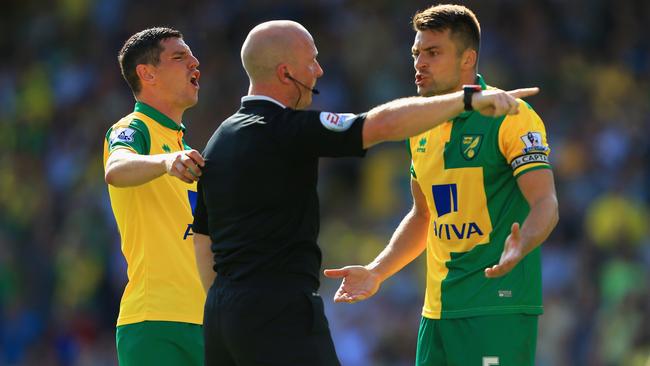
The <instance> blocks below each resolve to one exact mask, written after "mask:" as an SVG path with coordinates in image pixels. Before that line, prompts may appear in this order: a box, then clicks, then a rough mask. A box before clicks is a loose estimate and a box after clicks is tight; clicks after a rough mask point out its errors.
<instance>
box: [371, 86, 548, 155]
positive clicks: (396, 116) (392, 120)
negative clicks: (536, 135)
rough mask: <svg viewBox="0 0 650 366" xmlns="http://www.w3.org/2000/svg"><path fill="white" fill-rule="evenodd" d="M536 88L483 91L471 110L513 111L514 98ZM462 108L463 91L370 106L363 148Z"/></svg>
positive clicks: (408, 132)
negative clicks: (371, 107)
mask: <svg viewBox="0 0 650 366" xmlns="http://www.w3.org/2000/svg"><path fill="white" fill-rule="evenodd" d="M538 92H539V89H538V88H523V89H517V90H511V91H508V92H505V91H503V90H499V89H494V90H483V91H478V92H475V93H474V94H473V95H472V97H471V98H472V99H471V107H472V109H474V110H476V111H478V112H480V113H481V114H484V115H487V116H493V117H496V116H501V115H504V114H517V113H518V110H517V108H518V105H519V103H518V102H517V98H523V97H526V96H530V95H535V94H537V93H538ZM464 109H465V104H464V92H463V91H459V92H455V93H451V94H446V95H440V96H434V97H410V98H402V99H396V100H393V101H391V102H388V103H386V104H382V105H380V106H378V107H375V108H373V109H371V110H370V111H369V112H368V115H367V117H366V121H365V123H364V126H363V147H364V148H366V149H367V148H369V147H371V146H373V145H375V144H378V143H380V142H382V141H399V140H404V139H406V138H408V137H411V136H415V135H417V134H419V133H422V132H424V131H427V130H429V129H431V128H433V127H435V126H437V125H439V124H441V123H443V122H445V121H447V120H449V119H451V118H454V117H456V116H457V115H459V114H460V113H461V112H463V110H464Z"/></svg>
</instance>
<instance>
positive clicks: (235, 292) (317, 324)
mask: <svg viewBox="0 0 650 366" xmlns="http://www.w3.org/2000/svg"><path fill="white" fill-rule="evenodd" d="M317 54H318V52H317V50H316V46H315V45H314V40H313V38H312V37H311V35H310V34H309V32H308V31H307V30H306V29H305V28H304V27H303V26H301V25H300V24H298V23H295V22H292V21H271V22H266V23H262V24H260V25H258V26H256V27H255V28H253V30H251V32H250V33H249V34H248V37H247V38H246V40H245V41H244V44H243V46H242V50H241V57H242V62H243V65H244V68H245V69H246V73H247V74H248V76H249V79H250V88H249V91H248V95H247V96H245V97H243V98H242V105H241V108H240V109H239V110H238V111H237V112H236V113H235V114H234V115H232V116H231V117H229V118H228V119H226V120H225V121H224V122H223V123H222V124H221V125H220V127H219V128H218V129H217V131H216V132H215V133H214V135H213V136H212V137H211V138H210V141H209V142H208V144H207V146H206V148H205V151H204V154H203V156H204V157H205V159H206V164H205V168H204V169H203V176H202V177H201V179H200V181H199V184H198V196H199V197H198V200H197V207H196V211H195V218H194V225H193V228H194V233H195V236H194V244H195V251H196V256H197V263H198V267H199V272H200V274H201V280H202V283H203V286H204V287H205V288H206V290H209V292H208V297H207V300H206V306H205V312H204V314H205V315H204V336H205V354H206V359H205V361H206V365H220V366H228V365H238V366H248V365H278V366H280V365H281V366H291V365H302V366H307V365H309V366H319V365H328V366H329V365H339V361H338V358H337V356H336V351H335V350H334V345H333V342H332V338H331V335H330V331H329V327H328V324H327V319H326V318H325V314H324V311H323V301H322V299H321V298H320V296H319V295H318V292H317V291H318V287H319V270H320V265H321V252H320V249H319V247H318V245H317V236H318V229H319V212H318V211H319V210H318V195H317V192H316V184H317V178H318V158H319V157H321V156H329V157H338V156H363V155H364V154H365V151H366V149H367V148H368V147H370V146H372V145H374V144H376V143H379V142H381V141H386V140H402V139H405V138H406V137H409V136H412V135H415V134H417V133H421V132H423V131H426V130H428V129H430V128H432V127H433V126H435V125H438V124H439V123H441V122H443V121H445V120H447V119H449V118H452V117H454V116H456V115H458V114H459V113H461V112H462V111H463V108H470V109H471V108H472V107H474V108H475V109H477V110H479V111H480V112H482V113H490V114H505V113H509V114H512V113H516V112H517V102H516V100H515V98H516V97H520V96H525V95H529V94H534V93H536V89H532V90H530V89H529V90H523V91H517V92H512V93H510V94H509V93H506V92H503V91H500V90H493V91H482V92H475V94H473V95H472V94H471V93H470V94H468V95H467V96H464V94H463V93H462V92H460V93H456V94H452V95H447V96H441V97H432V98H422V97H413V98H406V99H400V100H396V101H393V102H390V103H387V104H385V105H383V106H380V107H376V108H374V109H372V110H371V111H369V112H367V113H362V114H358V115H352V114H337V113H329V112H319V111H305V110H304V109H305V108H306V107H308V106H309V105H310V104H311V98H312V94H315V93H317V90H316V89H314V86H315V84H316V80H317V79H318V78H319V77H321V76H322V75H323V70H322V68H321V67H320V65H319V64H318V61H316V57H317ZM464 99H465V100H466V101H467V103H464ZM217 274H218V276H217ZM215 277H216V280H215Z"/></svg>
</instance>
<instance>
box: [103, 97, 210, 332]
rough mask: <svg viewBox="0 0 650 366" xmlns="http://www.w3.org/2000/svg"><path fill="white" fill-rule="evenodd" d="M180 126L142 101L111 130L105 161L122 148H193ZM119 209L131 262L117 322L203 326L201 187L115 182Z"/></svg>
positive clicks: (164, 179) (147, 151)
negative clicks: (197, 214)
mask: <svg viewBox="0 0 650 366" xmlns="http://www.w3.org/2000/svg"><path fill="white" fill-rule="evenodd" d="M184 130H185V127H184V126H183V125H182V124H181V125H180V126H179V125H178V124H176V123H175V122H174V121H172V120H171V119H170V118H168V117H167V116H165V115H163V114H162V113H160V112H159V111H157V110H156V109H154V108H152V107H151V106H149V105H147V104H144V103H142V102H138V103H136V105H135V110H134V111H133V113H131V114H129V115H127V116H126V117H124V118H122V119H121V120H120V121H118V122H117V123H116V124H114V125H113V126H112V127H111V128H110V129H109V130H108V132H107V134H106V139H105V143H104V164H106V160H107V159H108V157H109V155H110V154H111V153H112V152H113V151H115V150H117V149H129V150H131V151H133V152H134V153H137V154H143V155H154V154H164V153H171V152H176V151H182V150H186V149H189V146H187V144H185V142H184V140H183V132H184ZM108 191H109V194H110V199H111V206H112V207H113V213H114V215H115V220H116V221H117V226H118V229H119V231H120V237H121V240H122V252H123V253H124V257H125V258H126V261H127V264H128V269H127V273H128V279H129V282H128V284H127V285H126V289H125V290H124V294H123V296H122V301H121V304H120V314H119V317H118V319H117V325H118V326H122V325H127V324H133V323H139V322H143V321H172V322H183V323H192V324H202V323H203V305H204V302H205V291H204V290H203V287H202V285H201V282H200V279H199V274H198V270H197V267H196V260H195V258H194V246H193V242H192V236H191V235H192V228H191V224H192V221H193V218H192V211H193V209H194V207H195V204H196V183H193V184H188V183H184V182H182V181H181V180H179V179H177V178H176V177H172V176H170V175H167V174H165V175H162V176H160V177H158V178H156V179H153V180H152V181H150V182H147V183H145V184H141V185H139V186H134V187H126V188H118V187H114V186H111V185H109V187H108Z"/></svg>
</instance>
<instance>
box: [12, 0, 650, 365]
mask: <svg viewBox="0 0 650 366" xmlns="http://www.w3.org/2000/svg"><path fill="white" fill-rule="evenodd" d="M463 3H465V4H467V5H469V6H470V7H471V8H472V9H473V10H474V11H475V12H476V13H477V15H478V17H479V20H480V21H481V25H482V29H483V43H482V50H481V61H480V72H481V73H482V74H483V75H484V76H485V77H486V80H487V81H488V83H491V84H493V85H496V86H499V87H502V88H514V87H520V86H532V85H537V86H540V87H541V88H542V92H541V94H540V95H539V96H536V97H533V98H530V103H531V104H532V105H533V106H534V107H535V108H536V110H537V111H538V112H539V114H540V115H541V116H542V118H543V119H544V121H545V122H546V126H547V129H548V132H549V141H550V143H551V146H552V148H553V152H552V162H553V164H554V167H555V175H556V180H557V189H558V195H559V200H560V217H561V220H560V223H559V225H558V226H557V228H556V229H555V231H554V233H553V234H552V236H551V238H550V239H549V240H548V241H547V243H546V244H545V245H544V249H543V269H544V296H545V301H544V302H545V311H546V312H545V314H544V315H543V316H542V317H541V322H540V332H539V341H538V357H537V358H538V361H537V364H538V365H542V366H547V365H553V366H558V365H597V366H598V365H648V363H647V362H650V361H647V360H648V357H649V355H650V285H649V284H648V278H649V272H650V242H649V241H648V227H649V226H650V225H649V223H650V221H649V219H648V208H649V204H650V182H649V179H650V166H649V165H648V154H649V152H650V143H649V142H648V129H649V128H650V88H649V86H650V85H649V84H650V41H649V39H650V38H649V37H648V24H650V3H649V2H647V1H644V0H637V1H632V0H625V1H624V0H616V1H614V0H592V1H587V0H579V1H561V0H535V1H515V0H500V1H496V0H495V1H474V2H463ZM432 4H433V3H428V2H421V1H417V2H415V1H392V0H375V1H361V0H350V1H346V0H313V1H297V0H296V1H290V0H283V1H271V0H255V1H253V0H246V1H244V0H240V1H206V0H200V1H191V2H190V1H156V2H155V3H154V2H152V3H145V2H132V1H127V0H96V1H92V0H57V1H54V0H52V1H43V2H36V1H29V0H23V1H3V2H2V11H1V14H0V29H1V30H2V37H0V49H2V50H3V51H2V53H3V54H4V55H5V56H3V57H2V58H1V59H0V149H1V150H0V151H1V154H0V365H113V364H115V362H116V361H115V349H114V322H115V318H116V313H117V310H118V304H119V299H120V296H121V293H122V289H123V285H124V281H125V274H124V273H125V272H124V270H125V267H124V266H125V265H124V261H123V259H122V256H121V253H120V250H119V238H118V235H117V231H116V227H115V223H114V219H113V217H112V213H111V211H110V205H109V201H108V196H107V191H106V186H105V183H104V181H103V171H102V165H101V147H102V142H103V140H102V139H103V137H104V133H105V131H106V129H107V128H108V127H109V126H110V125H111V124H112V123H113V122H114V121H116V120H117V119H118V118H119V117H121V116H123V115H124V114H126V113H128V112H129V111H130V110H131V109H132V107H133V99H132V96H131V94H130V92H129V90H128V88H127V86H126V84H125V83H124V81H123V80H122V79H121V77H120V75H119V69H118V65H117V61H116V54H117V51H118V50H119V48H120V47H121V45H122V43H123V42H124V40H125V39H126V38H127V37H128V36H129V35H131V34H132V33H134V32H136V31H139V30H141V29H143V28H145V27H149V26H155V25H169V26H172V27H175V28H178V29H180V30H181V31H182V32H183V33H184V34H185V38H186V41H187V43H188V44H189V45H190V47H191V48H192V50H193V52H194V54H195V55H196V56H197V57H198V58H199V60H200V61H201V66H200V69H201V72H202V77H201V92H200V101H199V104H198V105H197V106H196V107H194V108H192V109H191V110H189V112H188V113H187V114H186V121H187V125H188V126H189V133H188V134H187V140H188V141H189V142H190V144H191V145H192V146H194V147H196V148H198V149H199V150H200V149H202V147H203V146H204V145H205V143H206V142H207V139H208V138H209V136H210V135H211V133H212V131H213V129H214V128H215V127H217V125H218V123H219V121H221V120H222V119H224V118H225V117H227V116H228V115H229V114H230V113H232V112H233V111H234V110H235V108H237V106H238V105H239V98H240V96H242V95H243V94H245V93H246V90H247V79H246V77H245V74H244V72H243V70H242V68H241V66H240V61H239V49H240V46H241V43H242V41H243V39H244V37H245V36H246V34H247V32H248V31H249V30H250V28H251V27H252V26H254V25H255V24H257V23H258V22H260V21H264V20H269V19H283V18H284V19H293V20H297V21H299V22H301V23H303V24H304V25H305V26H306V27H307V28H308V29H309V30H310V31H311V33H312V34H313V35H314V37H315V40H316V45H317V47H318V48H319V51H320V56H319V60H320V62H321V65H322V66H323V68H324V70H325V75H324V77H323V78H322V79H321V80H320V82H319V83H318V88H319V89H320V90H321V95H319V96H316V97H315V103H314V107H315V108H325V109H327V110H331V111H345V112H362V111H365V110H367V109H368V108H370V107H372V106H374V105H376V104H378V103H381V102H384V101H387V100H389V99H392V98H395V97H400V96H406V95H412V94H413V93H414V90H415V88H414V86H413V70H412V62H411V57H410V47H411V44H412V41H413V32H412V31H411V29H410V25H409V21H410V18H411V16H412V15H413V13H414V12H415V11H416V10H417V9H422V8H425V7H427V6H428V5H432ZM408 166H409V162H408V157H407V153H406V150H405V148H404V146H403V144H398V143H395V144H386V145H383V146H380V147H376V148H373V150H372V151H371V152H370V153H369V154H368V157H367V158H366V159H364V160H354V159H349V160H348V159H344V160H323V162H322V167H321V181H320V188H319V189H320V193H321V202H322V217H323V224H322V233H321V241H320V243H321V247H322V248H323V252H324V263H325V265H326V266H338V265H343V264H348V263H366V262H367V261H369V260H370V259H371V258H373V257H374V256H375V255H376V254H377V253H378V252H379V250H380V249H381V248H383V246H384V245H385V243H386V242H387V240H388V238H389V236H390V234H391V233H392V230H393V229H394V228H395V227H396V225H397V224H398V222H399V220H400V219H401V218H402V217H403V215H404V214H405V213H406V212H407V210H408V209H409V207H410V202H411V198H410V193H409V188H408V187H409V185H408V179H409V178H408V177H409V175H408ZM260 181H263V177H260ZM423 279H424V262H423V261H418V262H416V263H414V264H412V265H411V266H409V267H408V268H407V269H406V270H404V271H402V272H401V273H400V274H399V275H397V276H395V277H394V278H392V279H390V280H389V281H387V282H386V283H385V285H384V286H383V288H382V290H381V292H380V293H379V295H377V296H376V297H375V298H373V299H371V300H369V301H366V302H363V303H359V304H354V305H340V304H337V305H335V304H333V303H332V302H331V301H327V313H328V314H329V319H330V324H331V327H332V330H333V334H334V339H335V343H336V345H337V349H338V352H339V355H340V358H341V360H342V362H343V364H344V365H346V366H347V365H350V366H356V365H387V366H388V365H390V366H397V365H411V364H412V362H413V358H414V353H415V341H416V332H417V326H418V322H419V314H420V308H421V305H422V292H423V287H424V285H423ZM337 285H338V283H336V282H334V281H330V280H324V281H323V287H322V294H323V296H324V297H325V298H326V299H330V298H331V296H332V294H333V292H334V290H335V288H336V286H337ZM469 341H471V340H468V342H469Z"/></svg>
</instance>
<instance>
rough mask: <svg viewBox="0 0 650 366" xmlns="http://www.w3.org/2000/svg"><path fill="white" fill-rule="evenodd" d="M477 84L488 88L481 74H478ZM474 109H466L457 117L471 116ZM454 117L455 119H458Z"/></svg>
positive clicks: (465, 117)
mask: <svg viewBox="0 0 650 366" xmlns="http://www.w3.org/2000/svg"><path fill="white" fill-rule="evenodd" d="M475 83H476V84H478V85H480V86H481V89H483V90H485V89H487V84H486V83H485V80H483V76H482V75H481V74H476V81H475ZM472 113H474V111H465V112H462V113H461V114H459V115H458V116H457V117H456V118H462V119H467V118H468V117H469V116H471V115H472ZM456 118H454V119H456Z"/></svg>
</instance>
